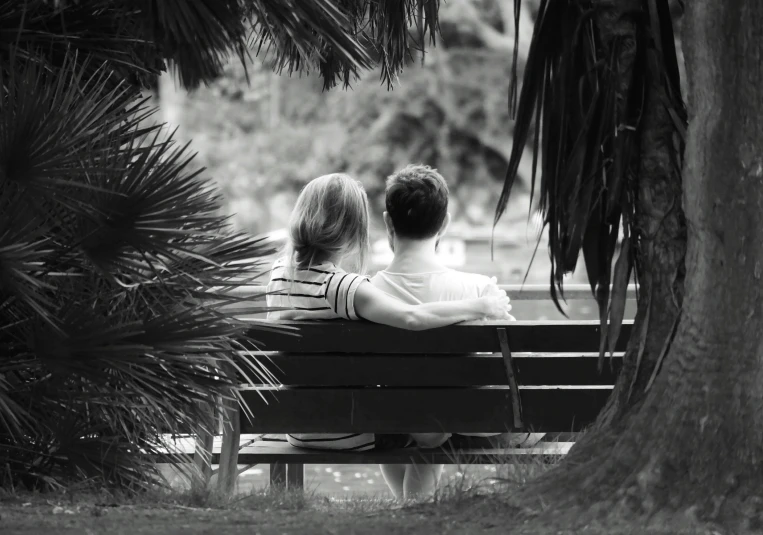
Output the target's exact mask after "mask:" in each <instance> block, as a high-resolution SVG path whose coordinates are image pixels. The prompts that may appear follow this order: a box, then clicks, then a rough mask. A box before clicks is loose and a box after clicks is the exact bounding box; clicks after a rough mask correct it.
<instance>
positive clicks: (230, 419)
mask: <svg viewBox="0 0 763 535" xmlns="http://www.w3.org/2000/svg"><path fill="white" fill-rule="evenodd" d="M223 410H224V417H223V418H221V420H223V443H222V448H221V449H220V468H219V473H218V476H217V477H218V480H217V484H218V489H219V490H220V492H221V493H222V494H223V495H224V496H230V495H231V494H233V491H234V489H235V488H236V480H237V479H238V448H239V444H240V442H241V416H240V415H239V406H238V400H237V399H227V400H225V401H224V403H223Z"/></svg>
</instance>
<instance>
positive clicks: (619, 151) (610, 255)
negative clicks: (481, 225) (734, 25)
mask: <svg viewBox="0 0 763 535" xmlns="http://www.w3.org/2000/svg"><path fill="white" fill-rule="evenodd" d="M514 5H515V17H516V23H517V25H518V23H519V10H520V9H521V1H520V0H515V4H514ZM613 14H614V15H613ZM602 21H608V22H607V24H610V25H618V29H617V31H615V30H614V27H608V26H607V25H606V24H604V23H603V22H602ZM673 39H674V37H673V30H672V20H671V17H670V8H669V5H668V2H667V1H666V0H643V1H642V3H641V6H640V8H639V9H638V10H636V11H626V10H625V9H624V8H621V7H618V6H613V5H609V4H602V3H597V2H592V1H584V2H572V1H571V0H559V1H553V2H552V1H549V0H542V1H541V3H540V8H539V13H538V16H537V20H536V25H535V28H534V32H533V37H532V42H531V46H530V50H529V53H528V57H527V62H526V64H525V71H524V75H523V80H522V89H521V92H520V93H519V100H518V105H517V106H516V107H515V106H514V105H513V98H514V97H513V95H515V94H516V87H517V79H516V77H514V79H513V80H512V88H511V90H510V108H511V111H513V112H516V115H515V118H516V124H515V128H514V139H513V146H512V152H511V157H510V160H509V165H508V169H507V172H506V179H505V181H504V186H503V190H502V192H501V196H500V198H499V202H498V206H497V208H496V214H495V222H496V223H497V222H498V220H499V219H500V218H501V216H502V215H503V213H504V210H505V209H506V206H507V204H508V201H509V197H510V195H511V192H512V188H513V186H514V183H515V181H516V178H517V174H518V169H519V163H520V160H521V157H522V154H523V152H524V151H525V149H526V147H527V146H528V145H531V147H532V151H533V159H534V164H533V173H532V176H531V183H532V185H531V191H532V192H534V191H535V183H536V163H537V162H538V161H540V167H541V178H540V185H539V186H540V187H539V194H540V200H539V208H540V210H541V212H542V214H543V216H544V226H545V228H547V229H548V249H549V256H550V258H551V273H550V277H551V280H550V286H551V297H552V299H553V300H554V303H555V304H556V305H557V307H558V308H559V310H560V311H562V308H561V304H560V299H563V296H564V293H563V277H564V275H565V274H567V273H571V272H573V271H574V270H575V268H576V266H577V262H578V258H579V256H580V253H581V252H582V253H583V259H584V262H585V267H586V272H587V276H588V280H589V282H590V284H591V290H592V292H593V294H594V296H595V298H596V300H597V302H598V306H599V312H600V320H601V326H602V344H601V355H603V354H604V351H605V349H606V348H607V347H612V346H613V344H614V342H615V341H616V338H617V336H618V334H619V331H620V326H621V324H622V319H623V311H624V306H625V297H626V291H625V289H626V288H627V285H628V282H629V280H630V274H631V272H632V270H633V268H634V267H636V266H635V265H634V258H635V255H634V254H633V251H634V250H637V248H638V238H639V229H638V228H637V227H636V225H635V220H636V218H635V209H636V200H637V197H638V194H639V192H638V188H637V185H638V183H637V177H638V174H639V172H640V168H639V163H640V160H639V155H640V152H639V143H640V135H641V112H642V108H643V105H644V95H645V93H646V91H647V87H648V83H649V82H650V81H649V80H647V79H646V73H647V72H648V70H647V69H646V68H645V67H646V61H648V57H649V55H656V57H657V58H658V60H659V62H660V65H661V66H662V69H661V73H662V74H661V76H662V78H661V82H662V83H663V85H664V86H665V87H666V89H667V91H666V92H667V94H668V95H669V98H668V102H666V103H665V105H666V106H668V108H669V109H670V110H671V112H672V113H671V115H672V116H674V118H675V125H674V127H675V129H676V135H677V137H679V138H680V137H681V136H682V130H683V128H685V126H684V125H685V117H686V113H685V110H684V106H683V102H682V100H681V95H680V80H679V79H678V68H677V60H676V57H675V46H674V43H673ZM515 61H516V60H515ZM533 127H534V134H533V137H532V139H531V138H530V136H531V132H533ZM679 143H682V140H679ZM680 165H681V163H680V162H676V166H677V167H680ZM531 205H532V199H531ZM621 229H623V231H624V236H625V238H626V239H625V241H624V242H623V247H622V248H621V250H620V256H619V258H618V260H617V265H616V267H615V274H614V280H613V279H612V269H613V263H614V260H615V258H616V256H617V251H618V243H619V237H620V234H621ZM636 275H637V276H638V273H636ZM610 285H613V288H612V290H610ZM562 312H563V311H562ZM608 327H609V328H611V331H610V332H609V333H608ZM607 340H609V342H608V343H607Z"/></svg>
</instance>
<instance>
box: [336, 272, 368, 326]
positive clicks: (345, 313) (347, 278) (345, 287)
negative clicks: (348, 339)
mask: <svg viewBox="0 0 763 535" xmlns="http://www.w3.org/2000/svg"><path fill="white" fill-rule="evenodd" d="M366 280H368V278H367V277H364V276H362V275H357V274H355V273H346V272H344V271H337V272H335V273H332V274H331V276H330V277H329V278H328V280H327V282H326V294H325V297H326V301H327V302H328V305H329V307H331V310H332V311H333V312H334V313H335V314H336V315H337V316H340V317H342V318H344V319H347V320H357V319H360V318H359V317H358V314H357V313H356V312H355V292H356V291H357V290H358V287H359V286H360V285H361V284H362V283H363V281H366Z"/></svg>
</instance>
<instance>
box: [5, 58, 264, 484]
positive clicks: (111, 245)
mask: <svg viewBox="0 0 763 535" xmlns="http://www.w3.org/2000/svg"><path fill="white" fill-rule="evenodd" d="M61 65H62V69H64V68H65V71H62V70H60V69H59V70H52V69H45V68H43V67H42V66H41V65H40V64H38V63H35V62H29V61H26V62H23V61H22V62H20V65H19V66H18V68H14V69H12V70H10V71H8V72H6V73H5V74H4V78H3V84H2V86H1V87H2V91H3V98H2V106H3V109H2V111H3V113H2V114H1V115H2V117H1V118H0V282H1V283H2V284H0V326H2V327H1V328H0V348H2V352H0V464H1V465H2V466H3V467H8V468H4V470H5V472H4V477H6V475H7V476H9V477H11V478H13V480H14V484H15V483H19V484H22V485H26V486H30V487H39V486H51V485H57V484H63V483H66V482H67V481H71V480H72V479H74V480H77V479H79V480H82V479H88V478H92V477H98V478H100V479H101V481H102V483H103V484H106V485H118V486H123V487H135V486H141V485H148V484H153V483H155V482H156V478H157V476H158V472H157V471H156V468H155V466H154V465H153V462H152V461H150V459H148V458H147V457H146V456H145V455H144V454H154V455H161V454H162V449H161V448H162V447H163V443H162V441H161V440H160V434H161V433H163V432H168V433H181V432H184V433H189V432H193V431H194V430H196V429H197V428H198V426H199V425H200V424H199V422H204V421H205V419H204V418H205V415H206V410H205V409H203V406H204V405H208V403H209V402H210V401H213V400H216V399H219V398H225V399H233V398H234V396H235V392H234V390H235V388H236V387H237V386H238V385H239V384H241V383H242V382H244V383H246V382H249V383H257V384H263V383H264V384H269V383H271V382H272V381H273V377H272V374H271V373H270V372H269V371H268V370H267V368H266V367H265V365H264V364H263V362H262V360H261V359H260V357H259V355H258V354H257V353H256V352H253V351H249V350H247V349H246V347H251V346H256V345H257V342H256V340H254V339H253V337H254V338H256V333H257V325H252V324H250V323H248V322H246V321H243V320H241V319H238V318H237V317H235V316H233V315H232V314H231V312H230V310H229V309H228V308H227V307H230V306H231V305H234V304H235V305H240V304H241V303H242V300H241V298H240V297H237V296H234V293H235V291H236V290H237V289H238V288H240V287H241V286H242V285H245V284H251V281H252V280H253V279H255V278H256V277H257V276H258V275H260V274H261V272H262V268H263V265H262V262H259V263H258V259H260V258H262V257H264V256H265V255H269V254H271V253H272V246H271V245H270V244H268V243H267V242H265V241H263V240H262V239H258V238H252V237H249V236H246V235H243V234H236V233H233V232H232V231H231V229H230V228H229V226H228V219H227V218H225V217H222V216H220V215H219V214H220V201H221V199H220V195H219V193H218V192H217V191H216V190H214V189H213V188H212V187H210V185H209V184H208V183H207V182H205V181H203V180H202V179H201V178H200V173H201V171H202V170H200V169H197V168H194V167H193V156H194V155H193V154H191V153H189V152H188V148H187V146H180V147H177V146H175V144H174V143H173V140H172V139H171V138H170V139H169V140H166V139H160V138H159V137H157V136H156V135H155V134H156V132H157V131H158V127H152V128H149V129H146V128H143V127H142V126H141V124H142V122H141V119H142V118H144V117H145V116H146V114H147V113H150V112H149V111H147V110H145V109H144V107H143V100H142V98H141V97H140V95H139V94H138V93H137V91H135V90H134V89H133V88H131V87H130V86H127V87H126V88H124V87H123V86H124V85H125V84H123V83H121V82H120V83H115V84H111V83H110V77H109V75H108V74H106V67H105V66H100V67H99V68H95V69H93V68H92V67H91V66H88V65H87V64H83V63H82V62H79V61H77V58H75V57H73V56H72V57H69V58H66V59H65V60H64V61H62V62H61ZM88 73H91V74H88ZM148 134H154V135H153V136H149V137H148V138H146V136H147V135H148ZM263 310H264V309H263V308H262V307H257V306H253V307H249V310H247V309H246V308H244V309H243V313H249V312H253V313H257V312H259V313H261V312H263ZM231 369H232V370H235V374H233V375H232V374H231V373H229V372H228V370H231ZM22 407H23V410H22V409H21V408H22ZM6 472H7V473H6Z"/></svg>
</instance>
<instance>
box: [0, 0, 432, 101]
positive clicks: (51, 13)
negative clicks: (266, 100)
mask: <svg viewBox="0 0 763 535" xmlns="http://www.w3.org/2000/svg"><path fill="white" fill-rule="evenodd" d="M439 5H440V2H439V0H404V1H400V0H362V1H355V0H322V1H321V2H305V1H301V0H141V1H139V2H135V1H132V0H88V1H87V2H73V1H71V0H58V1H49V0H22V1H18V0H0V53H1V54H2V56H3V57H6V58H9V57H11V56H12V55H15V56H16V57H17V59H18V60H23V61H32V62H36V63H40V64H42V65H45V67H46V68H50V69H62V68H64V66H63V65H62V62H63V61H64V58H66V57H67V56H68V54H69V53H70V52H71V51H72V50H77V51H79V52H80V53H81V55H82V58H83V59H84V58H89V59H90V60H91V61H92V62H91V63H90V65H91V66H92V65H101V64H103V63H107V64H108V65H109V70H113V71H114V73H115V76H114V78H113V79H111V83H114V82H115V81H121V82H125V83H127V84H128V85H131V86H134V87H144V88H145V87H149V86H150V85H151V82H152V79H153V78H154V77H155V76H156V75H157V74H159V73H160V72H162V71H164V70H166V69H167V65H169V66H170V68H172V69H173V70H175V71H176V72H177V74H178V78H179V80H180V83H181V84H182V85H183V87H185V88H189V89H192V88H195V87H198V86H199V85H201V84H206V83H209V82H211V81H212V80H214V79H215V78H217V77H218V76H220V75H221V74H222V72H223V68H224V66H225V64H226V63H227V62H228V61H229V59H230V58H231V57H237V58H238V59H239V60H241V61H244V60H245V59H246V58H247V57H248V56H249V50H250V47H253V48H254V49H255V51H256V52H261V51H263V50H264V51H266V52H268V53H270V54H271V55H272V58H273V65H274V67H275V69H276V70H277V71H278V72H281V71H284V70H286V71H287V72H289V73H293V72H307V71H311V70H314V71H316V72H318V73H319V74H320V76H321V77H322V78H323V80H324V87H325V88H327V89H328V88H331V87H333V86H335V85H337V84H338V83H339V82H340V81H341V82H342V83H343V85H345V86H348V85H349V84H350V83H351V82H352V81H353V80H354V79H356V78H357V77H358V76H359V75H360V73H361V72H362V71H365V70H368V69H371V68H374V67H375V66H377V65H380V66H381V76H382V79H383V80H384V81H385V82H386V83H387V84H388V85H391V84H392V82H393V81H394V79H395V78H396V76H397V75H398V73H399V72H400V71H401V70H402V69H403V67H404V66H405V65H406V64H407V62H408V61H409V60H410V59H411V57H412V51H414V50H421V49H423V47H424V41H425V40H426V37H427V34H429V37H430V39H431V41H432V43H433V44H434V42H435V36H436V34H437V32H438V31H439V26H438V10H439ZM64 70H65V69H64ZM87 74H88V75H90V74H92V73H87Z"/></svg>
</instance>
